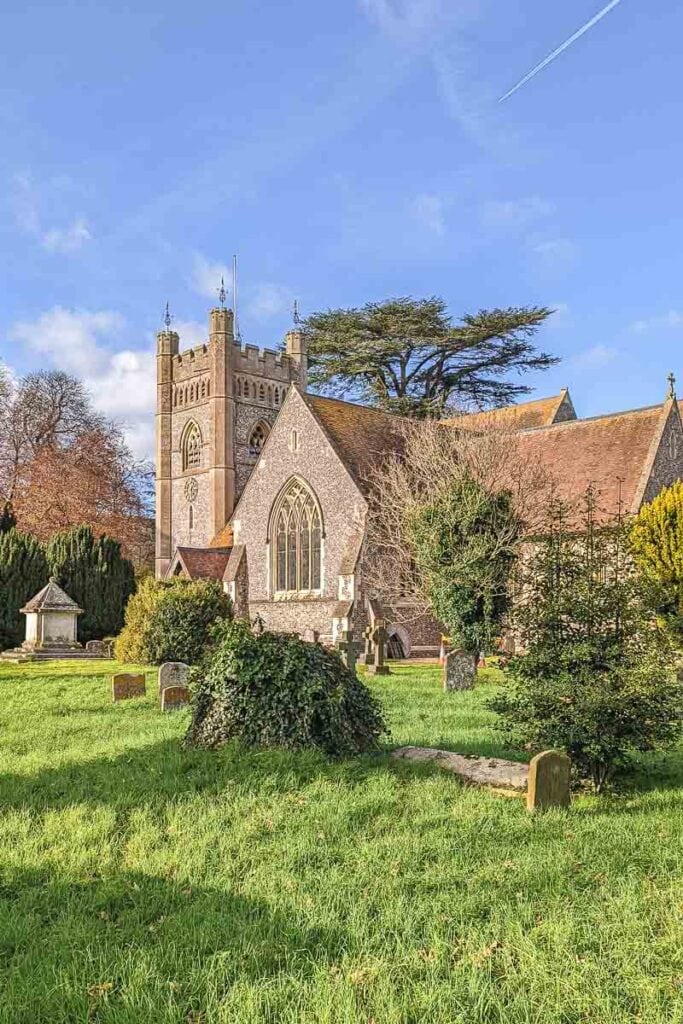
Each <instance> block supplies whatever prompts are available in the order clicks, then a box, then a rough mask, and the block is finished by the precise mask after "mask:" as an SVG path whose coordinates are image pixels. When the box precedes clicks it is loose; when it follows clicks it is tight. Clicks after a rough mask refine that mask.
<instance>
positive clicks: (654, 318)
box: [0, 0, 683, 454]
mask: <svg viewBox="0 0 683 1024" xmlns="http://www.w3.org/2000/svg"><path fill="white" fill-rule="evenodd" d="M600 7H601V2H600V0H571V2H569V3H564V4H559V3H549V2H548V0H519V2H513V0H325V2H324V3H320V2H313V0H290V2H288V3H282V2H279V3H278V2H274V0H228V2H226V0H223V2H222V3H217V2H215V3H214V2H209V0H195V2H194V3H193V4H187V3H180V2H178V0H166V2H165V3H163V4H162V3H160V2H150V0H138V2H136V3H132V2H130V0H117V2H116V3H115V2H114V0H110V2H108V3H102V2H97V0H88V2H85V0H72V2H60V0H51V2H50V3H43V4H41V3H33V4H30V5H26V4H24V3H21V4H20V3H19V2H17V0H6V3H5V4H4V5H3V15H2V33H0V139H2V145H0V177H1V180H2V188H1V189H0V262H1V265H2V274H1V275H0V356H1V357H2V358H3V359H4V360H5V361H6V362H7V363H8V364H9V365H10V366H11V367H12V368H13V369H14V370H15V371H16V372H22V371H24V370H26V369H29V368H33V367H38V366H61V367H64V368H66V369H68V370H70V371H72V372H75V373H78V374H79V375H81V376H82V377H84V378H85V379H86V381H87V383H88V385H89V387H90V388H91V390H92V393H93V396H94V398H95V401H96V402H97V404H98V405H99V406H100V408H102V409H103V410H104V411H106V412H108V413H110V414H112V413H116V414H118V415H120V416H121V417H123V418H124V419H125V421H126V423H127V426H128V431H129V438H130V440H131V443H132V444H133V446H134V447H135V449H136V451H137V452H138V453H140V454H145V453H149V452H150V450H151V439H152V437H153V422H152V410H153V401H154V379H153V374H154V368H153V339H154V332H155V331H156V330H157V329H158V328H159V327H160V325H161V316H162V311H163V307H164V303H165V302H166V300H167V299H168V300H169V301H170V303H171V308H172V312H173V313H174V315H175V317H176V326H177V327H178V328H179V329H180V331H181V336H182V337H183V338H184V339H185V340H186V342H187V343H188V344H190V343H193V344H196V343H197V341H198V340H199V339H200V337H201V335H202V331H203V329H204V323H205V320H206V313H207V310H208V308H209V306H210V305H211V304H212V302H213V301H214V299H215V289H216V288H217V286H218V283H219V278H220V274H221V270H222V269H223V268H227V267H228V266H229V263H230V259H231V256H232V253H233V252H237V253H238V254H239V258H240V268H241V269H240V282H241V293H240V303H241V325H242V334H243V337H244V340H246V341H249V342H253V343H257V344H260V345H266V346H268V345H274V344H276V343H277V341H278V340H279V339H280V338H281V336H282V334H283V332H284V331H285V330H286V329H287V327H288V325H289V322H290V310H291V305H292V301H293V299H294V298H295V297H297V298H298V299H299V301H300V303H301V307H302V310H303V312H304V313H306V312H310V311H312V310H314V309H320V308H326V307H328V306H337V305H355V304H360V303H363V302H365V301H367V300H371V299H372V300H374V299H381V298H384V297H388V296H392V295H404V294H413V295H429V294H440V295H442V296H444V298H445V299H446V300H447V302H448V304H449V307H450V309H451V310H452V312H453V313H454V314H459V313H461V312H465V311H475V310H477V309H480V308H483V307H490V306H500V305H507V304H526V303H543V304H548V305H552V306H554V307H556V308H557V309H558V313H557V315H556V316H555V318H554V321H553V323H552V324H550V325H549V326H548V327H547V328H545V329H544V331H543V334H542V337H541V339H540V341H541V343H542V344H543V346H544V347H546V348H548V349H550V350H551V351H554V352H556V353H557V354H559V355H561V356H562V357H563V361H562V363H561V364H560V365H559V367H557V369H554V370H552V371H551V372H549V373H546V374H543V375H539V376H538V377H537V378H535V379H534V380H533V383H534V385H535V386H537V387H538V389H539V393H551V392H553V391H555V390H557V389H558V388H559V387H561V386H563V385H569V386H570V388H571V391H572V394H573V397H574V400H575V404H576V406H577V409H578V411H579V414H580V415H593V414H596V413H598V412H602V411H611V410H615V409H619V408H629V407H632V406H637V405H646V404H649V403H653V402H657V401H660V400H661V399H663V397H664V395H665V393H666V386H667V385H666V375H667V373H668V372H669V371H670V370H671V369H673V370H677V369H678V368H679V364H680V360H679V352H680V345H681V340H683V274H682V273H681V259H680V253H681V241H680V235H681V187H680V180H681V171H680V167H681V163H682V162H683V138H682V137H681V132H680V130H679V126H680V120H681V99H682V94H683V77H682V76H681V73H680V40H681V38H683V5H680V4H679V3H676V2H674V0H660V3H658V4H657V5H652V4H646V3H645V2H644V0H623V2H622V3H620V4H619V5H618V6H617V7H615V8H614V10H612V11H611V12H610V13H609V14H608V15H607V16H606V17H605V18H604V19H603V20H602V21H601V22H600V23H599V24H598V25H596V26H595V27H594V28H593V29H592V30H591V31H590V32H589V33H587V34H586V35H585V36H583V37H582V38H581V39H580V40H579V41H578V42H576V43H575V44H574V46H572V47H571V48H570V49H569V50H567V51H566V52H565V53H564V54H563V55H562V56H561V57H559V58H558V60H557V61H555V62H554V63H553V64H552V65H550V66H549V67H548V68H546V69H545V70H544V71H543V72H542V73H541V74H539V75H538V76H537V77H535V78H534V79H533V80H532V81H530V82H529V83H527V84H526V85H525V86H524V87H523V88H522V89H520V90H519V92H517V93H516V94H515V95H514V96H512V97H511V98H510V99H509V100H507V101H505V102H504V103H502V104H501V103H498V102H497V101H498V98H499V97H500V96H501V95H502V94H503V93H504V92H506V91H507V90H508V89H509V88H511V86H513V85H514V84H515V82H517V81H518V80H519V79H520V78H521V77H522V76H523V75H524V74H525V73H526V72H528V71H529V70H530V69H531V68H532V67H533V66H534V65H535V64H536V63H537V62H538V61H539V60H541V59H542V58H543V57H544V56H546V54H548V53H549V52H550V51H551V50H553V49H554V48H555V47H556V46H557V45H558V44H560V43H561V42H562V41H563V40H564V39H565V38H567V37H568V36H570V35H571V34H572V33H573V32H574V31H575V30H576V29H577V28H579V27H580V26H581V25H582V24H583V23H584V22H586V21H587V20H588V19H589V18H591V17H592V16H593V15H594V14H595V13H596V12H597V11H598V10H599V9H600Z"/></svg>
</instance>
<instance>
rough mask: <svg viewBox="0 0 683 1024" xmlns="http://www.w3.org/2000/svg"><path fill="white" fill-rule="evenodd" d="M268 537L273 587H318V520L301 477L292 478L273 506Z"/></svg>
mask: <svg viewBox="0 0 683 1024" xmlns="http://www.w3.org/2000/svg"><path fill="white" fill-rule="evenodd" d="M270 536H271V541H272V544H271V547H272V551H273V580H274V583H275V590H276V591H277V592H278V593H301V592H302V591H304V592H308V591H316V590H320V559H321V548H322V520H321V518H320V509H319V508H318V504H317V502H316V500H315V498H314V497H313V495H312V494H311V492H310V490H309V489H308V487H307V486H306V484H305V483H304V482H303V481H302V480H297V479H295V480H292V481H291V482H290V483H289V484H288V486H287V487H286V489H285V491H284V492H283V493H282V494H281V495H280V497H279V498H278V500H277V501H276V503H275V505H274V506H273V513H272V518H271V532H270Z"/></svg>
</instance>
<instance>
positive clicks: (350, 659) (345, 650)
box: [337, 629, 356, 672]
mask: <svg viewBox="0 0 683 1024" xmlns="http://www.w3.org/2000/svg"><path fill="white" fill-rule="evenodd" d="M337 650H338V651H339V653H340V655H341V660H342V661H343V662H344V664H345V665H346V667H347V668H348V669H349V671H350V672H355V671H356V642H355V640H354V639H353V633H352V632H351V630H350V629H345V630H343V631H342V634H341V637H340V639H339V640H337Z"/></svg>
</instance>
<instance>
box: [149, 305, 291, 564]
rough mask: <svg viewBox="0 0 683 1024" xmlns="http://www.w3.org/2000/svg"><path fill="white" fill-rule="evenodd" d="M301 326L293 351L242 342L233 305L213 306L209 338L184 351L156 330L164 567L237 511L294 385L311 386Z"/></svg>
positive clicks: (159, 528)
mask: <svg viewBox="0 0 683 1024" xmlns="http://www.w3.org/2000/svg"><path fill="white" fill-rule="evenodd" d="M306 381H307V355H306V345H305V339H304V337H303V335H302V333H301V331H299V330H292V331H289V332H288V334H287V335H286V339H285V351H284V352H273V351H267V350H266V351H260V350H259V349H258V348H257V347H256V346H254V345H246V346H245V347H243V346H242V345H241V344H240V343H239V342H238V341H236V340H235V335H234V324H233V313H232V310H230V309H224V308H220V309H212V310H211V313H210V314H209V338H208V342H207V343H205V344H203V345H199V346H198V347H197V348H193V349H189V350H187V351H185V352H181V351H180V338H179V336H178V334H177V333H176V332H175V331H172V330H169V329H167V330H165V331H161V332H160V333H159V334H158V335H157V413H156V425H157V447H156V500H157V516H156V574H157V577H158V578H162V577H164V576H165V575H166V572H167V570H168V568H169V566H170V564H171V561H172V559H173V556H174V553H175V551H176V549H177V548H179V547H186V548H200V549H201V548H208V547H209V546H210V545H211V542H212V541H213V540H214V539H215V538H216V537H217V536H218V535H219V534H220V533H221V531H222V530H223V529H224V527H225V526H226V524H227V523H228V521H229V520H230V517H231V515H232V512H233V509H234V507H235V503H236V501H237V499H238V498H239V496H240V494H241V493H242V491H243V489H244V485H245V484H246V482H247V480H248V479H249V476H250V474H251V471H252V468H253V466H254V464H255V462H256V460H257V458H258V456H259V453H260V451H261V448H262V447H263V444H264V441H265V439H266V437H267V436H268V433H269V431H270V429H271V426H272V424H273V423H274V421H275V417H276V416H277V414H278V411H279V409H280V407H281V405H282V403H283V401H284V398H285V395H286V394H287V391H288V389H289V386H290V384H296V385H297V386H298V387H299V389H300V390H302V391H305V390H306Z"/></svg>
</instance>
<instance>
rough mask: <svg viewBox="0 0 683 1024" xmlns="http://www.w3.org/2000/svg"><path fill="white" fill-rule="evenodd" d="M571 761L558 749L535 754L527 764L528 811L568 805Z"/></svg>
mask: <svg viewBox="0 0 683 1024" xmlns="http://www.w3.org/2000/svg"><path fill="white" fill-rule="evenodd" d="M571 774H572V763H571V761H570V760H569V758H568V757H567V755H566V754H563V753H561V752H560V751H558V750H544V751H543V753H542V754H536V757H533V758H532V759H531V764H530V765H529V788H528V790H527V798H526V806H527V810H528V811H532V812H535V811H545V810H547V809H548V808H549V807H569V800H570V786H571Z"/></svg>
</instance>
